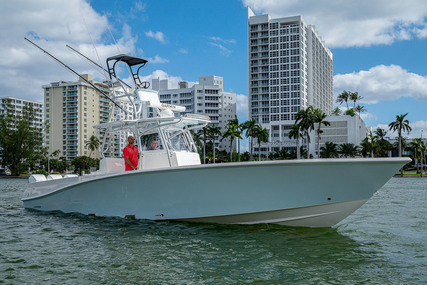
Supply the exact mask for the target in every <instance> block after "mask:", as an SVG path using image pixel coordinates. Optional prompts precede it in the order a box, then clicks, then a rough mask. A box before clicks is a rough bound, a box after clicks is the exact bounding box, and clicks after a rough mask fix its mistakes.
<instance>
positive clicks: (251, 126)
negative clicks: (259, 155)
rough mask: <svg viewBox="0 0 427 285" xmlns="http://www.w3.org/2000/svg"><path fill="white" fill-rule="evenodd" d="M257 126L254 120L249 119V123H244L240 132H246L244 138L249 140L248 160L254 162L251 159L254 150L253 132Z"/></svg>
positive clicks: (252, 158)
mask: <svg viewBox="0 0 427 285" xmlns="http://www.w3.org/2000/svg"><path fill="white" fill-rule="evenodd" d="M256 126H257V123H256V120H255V119H251V120H249V121H246V122H244V123H243V125H242V130H246V133H245V136H246V137H247V138H249V148H250V154H251V155H250V160H251V161H252V160H254V157H253V149H254V136H253V132H254V130H255V128H256Z"/></svg>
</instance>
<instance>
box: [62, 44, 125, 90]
mask: <svg viewBox="0 0 427 285" xmlns="http://www.w3.org/2000/svg"><path fill="white" fill-rule="evenodd" d="M65 46H66V47H67V48H69V49H71V50H72V51H74V52H75V53H77V54H78V55H80V56H81V57H83V58H84V59H86V60H87V61H89V62H90V63H92V64H94V65H95V66H97V67H99V68H101V69H102V70H104V71H105V72H107V73H108V70H106V69H105V68H104V67H102V66H101V65H99V64H98V63H96V62H94V61H93V60H91V59H90V58H88V57H87V56H85V55H84V54H82V53H81V52H79V51H78V50H76V49H75V48H73V47H71V46H69V45H65ZM116 79H117V80H118V81H120V82H121V83H123V84H124V85H126V87H128V88H132V87H131V86H129V84H127V83H126V82H124V81H123V80H121V79H120V78H118V77H116Z"/></svg>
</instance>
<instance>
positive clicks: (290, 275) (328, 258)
mask: <svg viewBox="0 0 427 285" xmlns="http://www.w3.org/2000/svg"><path fill="white" fill-rule="evenodd" d="M426 181H427V180H426ZM0 182H1V183H2V184H1V185H2V186H1V188H2V191H1V192H0V196H1V199H0V280H8V281H7V282H11V283H15V284H18V283H23V282H25V281H28V280H31V282H32V283H43V282H47V283H60V282H61V283H64V282H65V283H73V284H75V283H88V282H96V283H128V282H129V283H153V284H199V283H205V284H217V283H223V284H228V283H251V282H258V283H264V284H283V283H287V282H292V283H296V284H298V283H299V284H322V283H324V284H355V283H361V284H397V283H405V284H408V283H419V282H421V281H427V279H426V275H425V273H424V272H426V269H427V268H426V266H427V260H426V252H427V249H426V247H424V248H422V247H421V248H419V246H420V245H423V244H421V243H422V242H423V240H424V239H419V237H418V234H424V236H426V232H427V230H426V227H424V228H423V229H418V231H419V232H417V230H415V229H414V227H415V226H416V225H417V224H418V223H419V222H420V221H415V222H414V221H413V220H412V219H410V220H408V219H407V218H405V217H401V216H399V214H401V210H399V207H400V206H395V205H396V204H393V203H394V202H399V203H402V204H399V205H401V206H402V207H406V208H408V203H412V204H411V205H412V206H413V204H415V206H417V205H418V204H417V203H418V200H420V199H418V200H416V199H415V201H414V200H413V199H410V198H408V197H407V195H406V196H405V195H403V196H404V197H405V199H403V198H402V197H401V194H400V193H401V192H402V191H401V187H402V186H396V184H397V185H399V182H400V181H395V180H393V181H392V182H395V183H392V184H391V185H392V186H391V187H389V185H390V183H389V184H387V185H386V187H385V188H383V189H382V190H381V191H380V192H379V193H378V194H377V195H376V196H375V197H374V198H373V199H372V200H370V201H369V202H368V203H367V204H366V205H365V206H364V207H362V208H361V209H360V210H358V211H357V212H356V213H355V214H354V215H352V216H350V217H349V218H348V219H347V220H346V221H344V222H342V223H341V224H340V225H338V226H337V227H336V228H326V229H308V228H295V227H282V226H276V225H255V226H246V225H245V226H241V225H215V224H194V223H173V222H152V221H135V220H125V219H119V218H100V217H87V216H83V215H65V214H61V213H42V212H36V211H28V210H24V209H23V208H22V204H21V202H20V200H19V198H20V195H22V191H23V189H22V187H23V186H25V183H21V184H20V183H19V182H14V181H12V182H10V184H7V185H6V184H3V180H0ZM426 184H427V183H426ZM399 187H400V188H399ZM411 187H412V186H411ZM421 187H423V186H421ZM411 189H412V188H411ZM405 191H406V192H407V191H408V189H406V190H405ZM411 191H418V192H419V193H418V195H417V196H419V194H420V192H421V193H423V194H424V195H425V194H426V191H425V190H424V192H422V191H423V189H415V190H411ZM410 194H411V195H415V194H413V193H410ZM411 201H412V202H411ZM424 202H425V200H424ZM390 205H393V206H390ZM405 205H406V206H405ZM418 210H420V209H418ZM407 211H409V212H411V211H412V210H407ZM424 213H425V211H424ZM413 214H414V213H409V215H413ZM396 215H398V216H396ZM424 217H425V216H424ZM405 221H406V222H405ZM424 225H425V224H424ZM403 232H404V233H403ZM410 244H412V245H414V246H412V247H411V246H410ZM424 245H425V243H424ZM414 247H418V249H414ZM414 254H416V255H415V256H414ZM409 260H415V261H412V262H410V263H408V261H409ZM0 283H1V281H0Z"/></svg>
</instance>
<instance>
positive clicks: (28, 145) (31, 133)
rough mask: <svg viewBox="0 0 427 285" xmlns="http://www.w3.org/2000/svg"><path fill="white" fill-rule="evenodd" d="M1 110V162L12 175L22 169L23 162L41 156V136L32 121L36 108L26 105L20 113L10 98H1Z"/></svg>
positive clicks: (34, 159) (17, 173)
mask: <svg viewBox="0 0 427 285" xmlns="http://www.w3.org/2000/svg"><path fill="white" fill-rule="evenodd" d="M2 100H3V101H2V103H3V110H4V111H3V112H2V113H1V114H0V150H1V155H0V156H1V164H2V165H3V166H5V167H6V168H8V169H9V170H10V171H11V173H12V175H19V174H20V173H21V171H23V170H24V167H25V165H24V163H26V162H27V163H28V162H30V161H36V160H40V159H41V158H42V143H43V136H42V133H41V132H40V130H38V129H37V128H36V127H35V126H34V125H33V124H32V122H34V121H35V115H36V110H34V108H33V107H32V106H31V105H26V106H24V107H23V109H22V113H21V114H16V113H15V107H14V106H13V105H12V104H11V100H10V99H2Z"/></svg>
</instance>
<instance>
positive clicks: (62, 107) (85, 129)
mask: <svg viewBox="0 0 427 285" xmlns="http://www.w3.org/2000/svg"><path fill="white" fill-rule="evenodd" d="M82 76H83V77H84V78H85V79H87V80H88V81H89V82H91V83H92V84H94V85H95V86H96V87H97V88H99V89H100V90H102V91H104V92H106V93H109V89H108V86H107V85H106V84H104V83H100V82H95V81H93V76H92V75H90V74H83V75H82ZM43 89H44V102H45V122H46V125H47V129H46V133H45V146H46V147H47V148H48V152H49V153H52V152H54V151H55V150H60V151H61V155H60V156H64V157H65V158H66V159H67V161H71V160H72V159H73V158H75V157H77V156H82V155H86V156H88V155H89V153H90V150H89V149H87V148H86V146H85V145H86V142H87V141H88V140H89V138H90V137H91V136H92V135H95V136H98V135H97V134H96V132H95V130H94V129H93V126H94V125H97V124H100V123H104V122H107V120H108V118H109V112H110V107H111V103H110V101H109V100H108V99H106V98H105V97H104V96H102V95H101V94H100V93H99V92H98V91H97V90H96V89H95V88H93V87H92V86H90V85H89V84H87V83H86V82H84V81H83V80H81V79H79V80H78V81H74V82H70V81H59V82H53V83H50V84H48V85H44V86H43ZM100 139H102V137H101V138H100ZM91 157H96V158H99V153H98V151H95V152H94V153H92V154H91Z"/></svg>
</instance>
